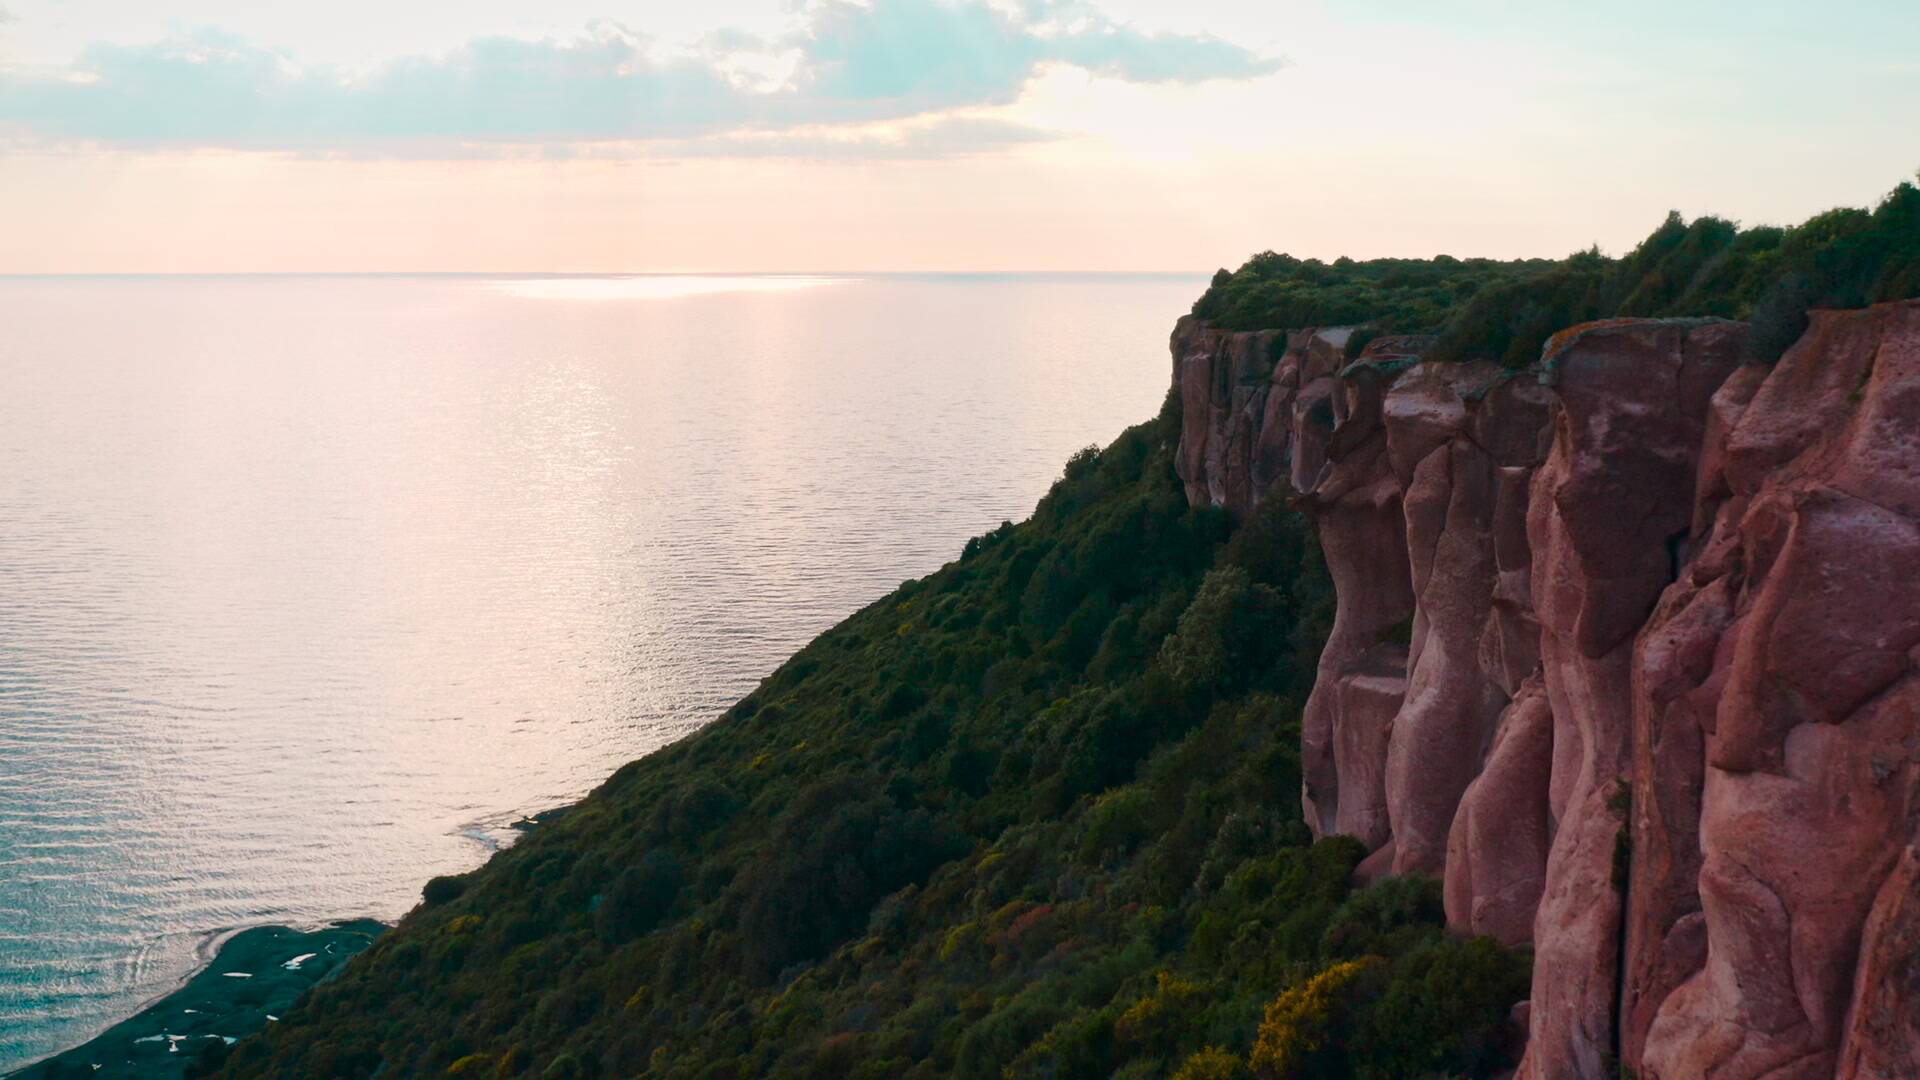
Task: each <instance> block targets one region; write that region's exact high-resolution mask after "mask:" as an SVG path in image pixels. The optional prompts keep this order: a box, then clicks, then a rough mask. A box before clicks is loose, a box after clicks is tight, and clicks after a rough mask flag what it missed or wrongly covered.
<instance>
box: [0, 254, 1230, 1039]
mask: <svg viewBox="0 0 1920 1080" xmlns="http://www.w3.org/2000/svg"><path fill="white" fill-rule="evenodd" d="M1204 285H1205V281H1204V279H1203V278H1199V277H1133V276H1103V275H1079V276H1067V275H1060V276H1056V275H997V276H967V275H945V276H943V275H928V276H835V275H805V276H782V277H637V278H635V277H624V278H622V277H590V278H576V277H538V276H536V277H465V276H452V277H446V276H426V277H406V276H393V277H387V276H376V277H334V276H311V277H302V276H294V277H244V276H243V277H173V278H170V277H103V278H0V1071H4V1070H5V1069H7V1068H9V1067H12V1066H17V1065H21V1064H24V1063H26V1062H27V1061H29V1060H32V1059H34V1058H36V1057H39V1056H42V1055H44V1054H47V1053H50V1052H52V1051H55V1050H58V1049H60V1048H62V1047H65V1046H68V1045H72V1044H74V1043H77V1042H80V1041H81V1040H83V1039H85V1038H87V1037H88V1036H90V1035H91V1034H93V1033H95V1032H96V1031H98V1030H99V1029H101V1028H103V1027H105V1026H106V1025H107V1024H109V1023H110V1022H112V1021H114V1020H116V1019H119V1018H121V1017H123V1016H126V1015H128V1014H130V1013H132V1012H133V1011H135V1009H136V1008H137V1007H138V1006H139V1005H140V1004H141V1003H142V1002H144V1001H146V1000H148V999H150V998H152V997H153V996H155V995H157V994H160V993H164V992H166V991H167V990H170V989H172V988H173V987H174V986H175V985H177V984H178V983H179V982H180V981H181V980H182V979H183V978H185V977H186V976H188V975H189V974H190V973H191V972H192V971H193V970H194V968H195V966H196V963H198V962H199V961H198V960H197V959H196V948H197V946H199V945H200V944H202V943H203V942H204V941H205V940H206V938H207V935H209V934H211V933H213V932H215V931H219V930H223V929H229V928H234V927H241V926H247V925H254V924H261V923H284V924H290V925H295V926H312V925H316V924H319V923H321V922H324V921H327V920H330V919H335V918H343V917H350V916H363V915H365V916H374V917H377V918H382V919H392V918H395V917H398V916H399V915H400V914H402V913H403V912H404V911H406V910H407V909H408V908H409V907H411V906H412V904H413V903H414V901H415V900H416V899H417V897H418V895H419V889H420V885H421V884H422V883H423V882H424V881H425V880H426V879H427V878H428V877H429V876H431V875H434V874H440V873H448V872H457V871H461V870H465V869H468V868H470V867H472V866H474V865H477V864H478V863H479V862H481V861H482V860H483V859H485V858H486V856H487V854H488V853H489V851H490V850H491V849H492V848H493V847H495V846H497V845H499V844H501V843H504V842H507V840H508V838H509V837H510V835H511V831H510V830H509V829H508V826H509V824H510V823H511V822H513V821H514V820H515V819H517V818H519V817H520V816H521V815H523V814H526V813H529V812H534V811H538V810H542V809H545V808H548V807H552V806H555V805H557V804H560V803H564V802H567V801H570V800H573V799H577V798H578V797H580V796H581V795H584V794H585V793H586V792H587V791H589V790H590V789H592V788H593V786H594V785H595V784H596V783H598V782H599V781H600V780H601V779H602V778H604V777H605V776H606V775H607V774H608V773H609V772H611V771H612V770H613V769H614V768H615V767H616V766H618V765H620V764H621V763H623V762H625V761H628V760H630V759H632V758H634V757H637V756H639V755H642V754H645V753H646V752H648V751H649V750H652V749H654V748H656V747H659V746H661V745H663V744H665V743H667V742H670V741H672V740H673V739H675V738H677V737H679V736H680V735H683V734H685V733H686V732H688V731H691V730H693V729H694V728H697V727H698V726H700V725H701V724H703V723H705V722H706V721H708V720H709V719H711V718H712V717H713V716H714V715H716V714H717V713H718V712H719V711H720V710H722V709H723V708H725V707H726V706H727V705H729V704H730V703H732V702H733V701H734V700H736V699H737V698H739V697H740V696H741V695H743V694H744V693H745V692H747V691H748V690H750V689H751V688H752V687H753V686H754V684H755V683H756V682H757V681H758V680H759V679H760V678H761V677H762V676H763V675H764V674H766V673H767V672H769V671H770V670H772V668H773V667H775V666H776V665H777V664H778V663H779V662H780V661H781V660H782V659H784V658H785V657H786V656H787V655H788V654H789V653H791V652H792V651H793V650H794V649H796V648H797V647H799V646H800V645H802V644H804V643H805V642H806V641H807V640H808V639H810V638H811V637H813V636H814V635H815V634H817V633H818V632H820V631H821V630H824V629H826V628H827V627H828V626H831V625H832V624H833V623H835V622H836V621H838V620H839V619H841V618H842V617H844V616H846V615H847V614H849V613H851V612H853V611H854V610H856V609H857V608H859V607H860V606H862V605H863V604H865V603H867V602H868V601H870V600H873V599H875V598H876V597H879V596H880V595H882V594H883V593H885V592H887V591H888V590H889V589H891V588H893V587H894V586H895V585H897V584H899V583H900V582H901V581H902V580H904V579H907V578H911V577H917V576H920V575H923V574H925V573H927V572H929V571H931V570H934V569H936V568H938V567H939V566H940V565H941V564H942V563H944V562H946V561H948V560H949V559H951V558H953V557H955V556H956V555H957V554H958V552H959V549H960V546H961V544H962V543H963V542H964V541H965V540H966V539H967V538H968V537H969V536H973V535H975V534H978V533H981V532H984V531H986V530H987V529H990V528H992V527H993V526H995V525H997V524H998V523H999V522H1000V521H1002V520H1003V519H1009V518H1011V519H1019V518H1021V517H1024V516H1025V515H1026V514H1027V513H1028V512H1029V511H1030V510H1031V509H1032V507H1033V504H1034V502H1035V500H1037V499H1038V498H1039V496H1040V495H1041V494H1042V493H1043V492H1044V491H1045V489H1046V487H1047V485H1048V484H1049V482H1051V481H1052V480H1053V478H1054V477H1056V476H1057V475H1059V472H1060V466H1061V464H1062V463H1063V462H1064V460H1065V459H1066V457H1067V456H1068V455H1069V454H1070V453H1072V452H1073V451H1074V450H1075V449H1077V448H1079V447H1082V446H1085V445H1087V444H1089V443H1104V442H1106V441H1108V440H1110V439H1111V438H1112V437H1113V436H1115V435H1117V434H1118V433H1119V432H1120V430H1121V429H1122V428H1124V427H1125V426H1127V425H1128V424H1131V423H1135V422H1138V421H1141V420H1144V419H1146V418H1147V417H1149V416H1151V415H1152V414H1153V413H1154V411H1155V410H1156V409H1157V408H1158V406H1159V403H1160V399H1161V395H1162V394H1163V393H1164V392H1165V389H1166V386H1167V372H1168V366H1169V365H1168V360H1167V356H1166V347H1165V344H1164V343H1165V341H1166V337H1167V332H1168V330H1169V328H1170V327H1171V326H1172V323H1173V320H1174V319H1175V317H1177V316H1178V315H1179V314H1181V313H1182V312H1183V311H1184V310H1185V309H1186V307H1187V305H1188V304H1190V303H1191V302H1192V300H1193V298H1194V297H1195V296H1196V295H1198V293H1199V292H1200V290H1201V289H1202V288H1203V287H1204Z"/></svg>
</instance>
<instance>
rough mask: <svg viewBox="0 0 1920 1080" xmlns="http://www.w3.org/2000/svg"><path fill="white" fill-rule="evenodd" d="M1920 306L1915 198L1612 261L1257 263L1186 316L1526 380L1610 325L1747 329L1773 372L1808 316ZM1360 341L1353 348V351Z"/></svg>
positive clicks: (1919, 203) (1675, 225) (1694, 237)
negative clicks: (1394, 337) (1558, 347)
mask: <svg viewBox="0 0 1920 1080" xmlns="http://www.w3.org/2000/svg"><path fill="white" fill-rule="evenodd" d="M1914 297H1920V188H1915V186H1914V185H1913V184H1910V183H1903V184H1901V185H1900V186H1899V187H1897V188H1895V189H1894V190H1893V191H1892V192H1891V193H1890V194H1888V195H1887V197H1886V198H1885V199H1883V200H1881V202H1880V205H1879V206H1878V207H1876V208H1875V209H1873V210H1859V209H1840V210H1830V211H1828V212H1826V213H1824V214H1820V215H1818V216H1816V217H1814V218H1812V219H1810V220H1808V221H1807V222H1805V223H1804V224H1802V225H1800V226H1798V227H1796V228H1791V229H1781V228H1775V227H1771V226H1762V227H1757V228H1750V229H1742V228H1740V227H1739V226H1737V225H1735V224H1734V223H1733V222H1731V221H1728V220H1726V219H1724V218H1717V217H1702V218H1696V219H1694V220H1693V221H1692V222H1687V221H1685V220H1683V219H1682V218H1681V217H1680V215H1679V214H1678V213H1674V214H1669V215H1668V216H1667V220H1666V221H1665V222H1664V223H1662V224H1661V226H1660V227H1659V228H1657V229H1655V230H1654V231H1653V234H1652V235H1651V236H1648V237H1647V238H1646V240H1644V241H1642V242H1641V243H1640V245H1639V246H1638V247H1636V248H1634V249H1633V251H1632V252H1630V253H1628V254H1627V255H1626V256H1624V257H1622V258H1618V259H1612V258H1608V257H1606V256H1604V255H1601V254H1600V253H1599V251H1597V250H1590V251H1583V252H1580V253H1578V254H1575V255H1572V256H1570V257H1568V258H1566V259H1561V260H1558V261H1552V260H1546V259H1528V260H1522V261H1515V262H1499V261H1495V260H1492V259H1464V260H1463V259H1453V258H1449V257H1447V256H1444V255H1443V256H1440V257H1438V258H1434V259H1373V260H1369V261H1366V262H1356V261H1354V260H1352V259H1338V260H1335V261H1334V262H1332V263H1323V262H1321V261H1319V260H1317V259H1296V258H1293V257H1292V256H1289V255H1276V254H1274V253H1273V252H1271V251H1269V252H1264V253H1262V254H1259V255H1255V256H1254V257H1253V258H1251V259H1249V260H1247V262H1246V263H1245V265H1243V266H1241V267H1240V269H1239V270H1236V271H1231V272H1229V271H1227V270H1221V271H1220V272H1219V273H1217V274H1215V275H1214V278H1213V284H1212V286H1211V287H1209V288H1208V289H1207V291H1206V294H1205V295H1203V296H1202V297H1201V298H1200V299H1199V301H1198V302H1197V303H1195V304H1194V307H1193V310H1194V313H1195V314H1196V315H1199V316H1201V317H1202V318H1205V319H1208V320H1210V321H1212V322H1214V323H1216V324H1218V325H1220V326H1223V327H1226V328H1228V329H1231V330H1265V329H1295V328H1300V327H1308V326H1346V325H1354V326H1360V325H1364V326H1367V327H1370V328H1371V329H1373V330H1375V331H1377V332H1381V333H1400V334H1437V335H1439V341H1438V342H1437V344H1436V346H1435V349H1434V352H1433V354H1432V356H1433V358H1434V359H1437V360H1475V359H1486V360H1494V361H1498V362H1500V363H1502V364H1505V365H1507V366H1508V367H1525V366H1526V365H1528V364H1531V363H1533V362H1534V361H1535V360H1537V359H1539V357H1540V347H1541V345H1542V344H1543V343H1545V341H1546V339H1547V338H1548V337H1550V336H1551V335H1552V334H1553V333H1555V332H1556V331H1559V330H1563V329H1565V328H1567V327H1569V326H1572V325H1574V324H1575V323H1582V322H1588V321H1591V320H1593V319H1603V318H1612V317H1616V316H1668V315H1674V316H1698V315H1712V316H1721V317H1724V318H1729V319H1751V320H1753V322H1754V330H1755V332H1754V334H1753V336H1752V338H1751V339H1750V347H1751V348H1752V350H1753V353H1754V359H1756V360H1761V361H1772V360H1774V359H1776V358H1778V357H1779V355H1780V354H1781V353H1782V352H1784V351H1785V350H1786V348H1787V346H1788V345H1791V344H1792V343H1793V342H1794V341H1796V340H1797V339H1798V338H1799V337H1800V335H1801V334H1802V333H1803V332H1804V331H1805V330H1806V328H1807V311H1808V310H1809V309H1811V308H1816V307H1836V308H1854V307H1864V306H1866V305H1868V304H1876V303H1881V302H1884V301H1888V300H1908V299H1912V298H1914ZM1365 340H1366V337H1365V336H1364V335H1363V336H1357V337H1356V338H1354V339H1353V341H1354V345H1355V348H1356V349H1357V348H1358V347H1359V345H1360V344H1362V343H1364V341H1365Z"/></svg>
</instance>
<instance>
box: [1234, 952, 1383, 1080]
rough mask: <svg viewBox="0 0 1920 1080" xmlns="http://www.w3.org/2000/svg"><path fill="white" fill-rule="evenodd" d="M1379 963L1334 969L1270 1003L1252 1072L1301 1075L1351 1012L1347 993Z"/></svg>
mask: <svg viewBox="0 0 1920 1080" xmlns="http://www.w3.org/2000/svg"><path fill="white" fill-rule="evenodd" d="M1382 963H1383V961H1381V960H1380V958H1379V957H1376V956H1367V957H1362V958H1360V959H1358V960H1348V961H1345V962H1343V963H1339V964H1335V965H1333V966H1332V967H1330V968H1328V969H1327V970H1325V971H1322V972H1321V973H1320V974H1318V975H1315V976H1314V977H1313V978H1311V979H1308V980H1307V981H1306V982H1304V983H1301V984H1300V985H1299V986H1296V987H1293V988H1292V989H1290V990H1287V991H1285V992H1284V993H1282V994H1281V995H1280V996H1279V997H1277V998H1274V999H1273V1001H1272V1003H1271V1004H1269V1005H1268V1006H1267V1013H1266V1017H1265V1018H1264V1019H1262V1020H1261V1021H1260V1033H1259V1036H1258V1037H1257V1038H1256V1039H1255V1041H1254V1044H1253V1055H1252V1057H1251V1059H1250V1060H1251V1063H1252V1065H1253V1067H1254V1068H1255V1069H1256V1070H1258V1071H1259V1072H1260V1073H1261V1074H1262V1075H1271V1076H1277V1077H1283V1078H1285V1077H1295V1076H1304V1075H1306V1071H1305V1070H1306V1069H1307V1067H1308V1066H1309V1064H1310V1063H1311V1062H1312V1060H1313V1058H1314V1057H1315V1055H1317V1054H1319V1053H1320V1052H1321V1051H1322V1050H1326V1049H1329V1048H1330V1046H1329V1044H1330V1042H1331V1041H1332V1040H1333V1038H1334V1037H1335V1036H1336V1035H1337V1034H1338V1032H1339V1028H1340V1026H1341V1022H1342V1021H1343V1020H1344V1019H1345V1017H1346V1014H1347V1013H1348V1012H1349V1011H1350V1010H1351V1006H1352V1004H1353V1002H1352V996H1353V995H1352V993H1351V992H1350V991H1351V989H1352V988H1354V983H1355V982H1356V980H1358V979H1359V978H1360V977H1361V976H1362V975H1365V974H1366V973H1367V972H1369V971H1372V970H1373V969H1375V968H1377V967H1379V966H1380V965H1381V964H1382Z"/></svg>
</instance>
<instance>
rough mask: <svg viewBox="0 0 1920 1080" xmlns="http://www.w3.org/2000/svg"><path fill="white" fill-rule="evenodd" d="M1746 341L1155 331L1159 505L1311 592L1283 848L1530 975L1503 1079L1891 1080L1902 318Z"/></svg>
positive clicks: (1900, 955) (1906, 395) (1898, 1054)
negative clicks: (1248, 540) (1290, 558)
mask: <svg viewBox="0 0 1920 1080" xmlns="http://www.w3.org/2000/svg"><path fill="white" fill-rule="evenodd" d="M1744 333H1745V330H1744V327H1743V326H1742V325H1740V324H1737V323H1729V322H1724V321H1718V320H1615V321H1609V322H1604V323H1595V324H1588V325H1585V326H1581V327H1576V328H1572V329H1570V330H1568V331H1565V332H1563V333H1562V334H1560V335H1558V336H1556V337H1555V338H1554V339H1553V340H1552V341H1550V342H1549V344H1548V346H1547V348H1546V350H1545V352H1544V354H1543V356H1542V359H1541V362H1540V363H1539V364H1538V365H1537V366H1536V367H1534V368H1533V369H1530V370H1528V371H1525V372H1511V371H1503V370H1500V369H1497V368H1495V367H1492V366H1491V365H1481V364H1467V365H1439V364H1431V363H1426V362H1422V361H1421V360H1420V354H1421V352H1422V351H1423V350H1424V348H1425V342H1423V341H1421V340H1419V339H1405V338H1396V339H1378V340H1375V341H1372V342H1369V343H1368V345H1367V348H1366V349H1365V350H1364V351H1362V352H1360V353H1359V355H1358V356H1356V357H1354V358H1353V361H1352V362H1350V363H1349V362H1348V358H1347V356H1346V353H1347V351H1348V350H1347V349H1346V348H1345V346H1346V343H1347V341H1348V340H1349V339H1348V337H1347V335H1346V333H1345V332H1344V331H1327V330H1318V331H1315V330H1306V331H1295V332H1292V333H1290V334H1279V333H1267V334H1260V335H1250V334H1228V333H1224V332H1221V331H1217V330H1214V329H1212V328H1210V327H1207V326H1205V325H1203V324H1199V323H1196V322H1194V321H1192V320H1185V321H1183V322H1182V324H1181V326H1180V327H1179V329H1177V330H1176V332H1175V336H1174V356H1175V373H1176V379H1177V380H1178V383H1179V385H1180V387H1181V390H1182V400H1183V408H1184V413H1183V421H1184V425H1183V431H1182V436H1181V446H1180V450H1179V457H1178V461H1179V466H1178V467H1179V470H1180V475H1181V478H1182V480H1183V481H1184V483H1185V484H1186V487H1187V492H1188V497H1189V499H1191V500H1192V501H1194V502H1195V503H1196V504H1199V503H1212V504H1215V505H1220V506H1224V507H1226V508H1227V509H1228V510H1229V511H1231V512H1233V513H1235V514H1240V515H1245V514H1251V513H1254V512H1257V510H1258V509H1259V507H1260V506H1261V505H1262V504H1263V503H1264V502H1266V501H1267V500H1271V499H1287V500H1289V501H1290V502H1291V503H1292V505H1295V506H1297V507H1299V508H1301V509H1302V510H1304V511H1305V512H1307V513H1308V514H1309V515H1311V516H1312V518H1313V520H1314V521H1315V524H1316V526H1317V529H1318V531H1319V533H1320V537H1321V543H1322V547H1323V549H1324V551H1325V554H1326V559H1327V564H1328V567H1329V570H1330V572H1331V574H1332V576H1333V578H1334V583H1335V587H1336V589H1337V592H1338V602H1337V612H1336V618H1335V625H1334V628H1333V632H1332V635H1331V637H1330V639H1329V641H1328V643H1327V645H1326V648H1325V650H1324V652H1323V653H1322V656H1321V658H1320V666H1319V678H1318V682H1317V683H1316V685H1315V688H1314V690H1313V693H1312V695H1311V697H1310V699H1309V701H1308V703H1307V706H1306V711H1305V716H1304V719H1303V746H1302V755H1303V772H1304V777H1305V788H1304V791H1303V796H1302V797H1303V803H1304V805H1305V808H1306V812H1307V817H1308V821H1309V824H1310V825H1311V826H1312V827H1313V828H1314V829H1315V830H1316V832H1318V833H1320V834H1327V833H1345V834H1348V835H1352V836H1355V837H1357V838H1359V839H1360V840H1361V841H1363V842H1364V843H1365V844H1366V845H1367V846H1368V848H1369V849H1370V850H1371V851H1372V852H1373V854H1372V855H1371V856H1370V857H1369V858H1368V859H1367V861H1366V862H1365V863H1364V864H1363V865H1362V868H1361V873H1362V875H1363V876H1369V877H1370V876H1373V875H1378V874H1384V873H1423V874H1430V875H1436V876H1439V877H1441V878H1442V879H1443V882H1444V891H1445V897H1446V905H1447V914H1448V919H1449V922H1450V923H1451V924H1452V925H1454V926H1455V927H1456V928H1457V929H1459V930H1461V931H1463V932H1471V933H1485V934H1491V935H1493V936H1495V937H1498V938H1500V939H1501V940H1503V941H1505V942H1507V943H1509V944H1531V945H1532V946H1533V947H1534V949H1535V951H1536V967H1535V971H1536V977H1535V990H1534V995H1533V998H1532V1000H1531V1002H1530V1003H1529V1006H1528V1008H1527V1009H1526V1010H1525V1012H1526V1014H1527V1015H1528V1016H1529V1026H1530V1031H1531V1038H1530V1040H1529V1044H1528V1051H1527V1056H1526V1059H1525V1061H1524V1063H1523V1066H1522V1074H1523V1075H1524V1076H1531V1077H1539V1078H1560V1077H1600V1076H1603V1075H1605V1076H1611V1075H1614V1073H1615V1071H1616V1070H1617V1068H1618V1067H1619V1066H1620V1065H1625V1066H1628V1067H1631V1068H1633V1069H1635V1070H1636V1071H1637V1073H1638V1074H1639V1075H1640V1076H1642V1077H1643V1078H1653V1077H1662V1078H1666V1080H1679V1078H1681V1077H1694V1076H1703V1075H1712V1076H1715V1077H1726V1078H1743V1077H1762V1076H1765V1077H1802V1076H1807V1077H1812V1076H1819V1077H1830V1076H1846V1077H1866V1076H1904V1075H1916V1074H1920V1020H1917V1019H1916V1016H1920V956H1917V955H1916V953H1920V849H1916V848H1915V846H1914V841H1915V832H1916V829H1915V815H1916V814H1920V800H1916V797H1915V786H1916V778H1917V777H1920V761H1917V760H1916V759H1920V675H1917V674H1916V671H1917V669H1920V303H1905V304H1891V305H1883V306H1881V307H1878V308H1873V309H1869V310H1865V311H1852V312H1820V313H1816V315H1815V318H1814V320H1813V324H1812V327H1811V328H1810V329H1809V331H1808V333H1807V335H1806V336H1805V337H1804V338H1803V339H1802V340H1801V341H1800V342H1799V343H1798V344H1797V345H1796V346H1795V347H1794V348H1793V349H1792V350H1790V351H1789V352H1788V353H1787V355H1786V356H1785V357H1783V358H1782V360H1781V361H1780V362H1779V363H1778V364H1777V365H1776V366H1774V367H1773V368H1770V369H1768V368H1756V367H1741V366H1740V365H1739V357H1740V356H1741V353H1742V343H1743V338H1744Z"/></svg>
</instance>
